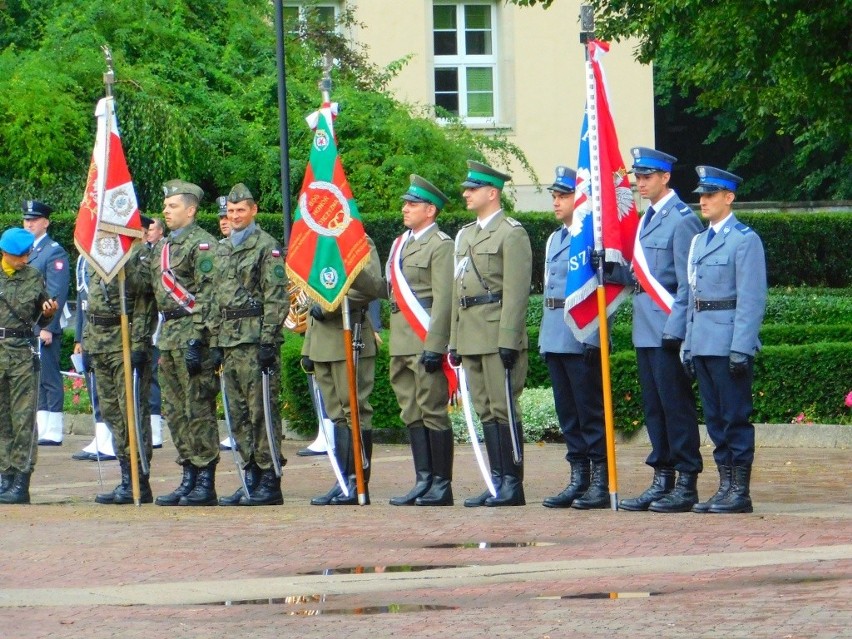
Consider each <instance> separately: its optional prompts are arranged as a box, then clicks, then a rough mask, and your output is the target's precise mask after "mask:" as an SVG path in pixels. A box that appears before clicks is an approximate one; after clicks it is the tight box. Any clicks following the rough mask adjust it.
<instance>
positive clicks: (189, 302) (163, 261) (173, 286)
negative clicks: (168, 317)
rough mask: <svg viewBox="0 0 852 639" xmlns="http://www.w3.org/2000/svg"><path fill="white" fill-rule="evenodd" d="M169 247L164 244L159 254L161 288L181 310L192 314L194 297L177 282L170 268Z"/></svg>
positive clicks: (167, 244)
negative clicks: (161, 272) (161, 273)
mask: <svg viewBox="0 0 852 639" xmlns="http://www.w3.org/2000/svg"><path fill="white" fill-rule="evenodd" d="M169 246H170V245H169V243H168V242H166V243H164V244H163V252H162V253H160V266H161V268H162V271H163V275H162V277H161V278H160V280H161V281H162V283H163V288H164V289H166V291H167V292H168V294H169V295H171V296H172V299H173V300H174V301H175V302H177V303H178V304H179V305H180V306H181V307H182V308H185V309H186V310H187V311H188V312H190V313H192V312H193V310H195V295H193V294H192V293H190V292H189V291H188V290H187V289H186V287H185V286H184V285H183V284H181V283H180V282H178V281H177V278H176V277H175V274H174V272H173V271H172V267H171V260H170V257H169Z"/></svg>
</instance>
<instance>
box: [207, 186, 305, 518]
mask: <svg viewBox="0 0 852 639" xmlns="http://www.w3.org/2000/svg"><path fill="white" fill-rule="evenodd" d="M227 207H228V220H229V222H230V228H231V232H230V234H229V235H228V239H227V241H225V242H223V243H221V244H220V245H219V246H218V249H217V254H218V260H217V266H218V272H219V277H218V282H217V285H216V295H217V302H218V307H217V309H216V312H217V313H219V322H220V323H219V334H218V335H214V336H213V338H212V339H211V342H210V345H211V348H210V351H211V355H212V357H213V365H214V368H216V369H219V368H220V367H221V370H222V373H221V374H223V375H224V376H225V387H226V392H227V394H228V404H229V408H230V417H231V424H232V427H233V430H234V437H235V438H236V440H237V446H238V448H239V450H240V451H241V452H242V455H243V460H244V464H245V465H244V470H245V480H246V487H247V488H248V490H249V494H248V495H246V494H245V492H244V491H243V489H242V487H241V488H239V489H238V490H237V491H236V492H235V493H234V494H233V495H231V496H230V497H221V498H220V499H219V504H220V505H222V506H236V505H241V506H272V505H281V504H283V503H284V497H283V495H282V494H281V478H280V477H277V476H276V474H275V467H274V464H273V459H272V453H271V451H270V448H269V443H268V439H267V434H266V424H265V419H264V407H263V386H262V372H263V371H267V372H268V373H269V392H270V399H271V402H270V403H271V409H272V410H271V413H272V414H271V416H270V417H271V419H272V427H273V432H274V438H275V441H276V443H280V441H281V416H280V413H279V406H278V396H279V390H280V388H281V340H282V338H281V331H282V329H283V327H284V320H285V319H286V317H287V311H288V309H289V306H290V296H289V294H288V288H289V287H288V286H287V276H286V274H285V272H284V252H283V250H282V249H281V245H280V244H279V243H278V241H277V240H276V239H275V238H273V237H272V236H271V235H269V233H266V232H265V231H262V230H261V229H260V227H258V226H257V225H256V224H255V222H254V218H255V216H256V215H257V203H256V202H255V201H254V197H253V196H252V194H251V192H250V191H249V190H248V188H246V186H245V185H244V184H237V185H236V186H234V188H233V189H231V192H230V193H229V194H228V204H227ZM279 461H280V462H281V465H282V466H283V465H284V464H285V463H286V462H287V460H286V459H284V458H283V457H280V454H279Z"/></svg>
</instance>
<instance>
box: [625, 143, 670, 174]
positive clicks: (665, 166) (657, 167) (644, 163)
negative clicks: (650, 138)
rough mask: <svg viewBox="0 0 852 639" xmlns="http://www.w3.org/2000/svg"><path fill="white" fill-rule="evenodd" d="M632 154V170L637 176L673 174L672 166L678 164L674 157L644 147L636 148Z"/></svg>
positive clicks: (632, 150)
mask: <svg viewBox="0 0 852 639" xmlns="http://www.w3.org/2000/svg"><path fill="white" fill-rule="evenodd" d="M630 153H631V154H632V155H633V167H632V169H633V173H635V174H636V175H650V174H651V173H656V172H657V171H662V172H663V173H671V172H672V165H673V164H674V163H675V162H677V158H676V157H675V156H673V155H669V154H668V153H663V152H662V151H657V150H656V149H649V148H647V147H644V146H634V147H633V148H632V149H630Z"/></svg>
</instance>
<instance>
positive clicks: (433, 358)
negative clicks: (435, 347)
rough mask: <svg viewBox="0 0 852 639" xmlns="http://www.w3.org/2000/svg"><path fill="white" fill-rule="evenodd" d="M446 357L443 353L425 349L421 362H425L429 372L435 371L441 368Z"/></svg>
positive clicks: (424, 365) (424, 364)
mask: <svg viewBox="0 0 852 639" xmlns="http://www.w3.org/2000/svg"><path fill="white" fill-rule="evenodd" d="M443 359H444V356H443V355H442V354H441V353H436V352H435V351H423V354H422V355H421V356H420V363H421V364H423V368H425V369H426V372H427V373H435V372H437V371H439V370H441V363H442V360H443Z"/></svg>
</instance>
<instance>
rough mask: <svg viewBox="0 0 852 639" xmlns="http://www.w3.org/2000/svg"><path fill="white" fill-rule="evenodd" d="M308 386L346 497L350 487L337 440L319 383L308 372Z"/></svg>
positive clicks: (333, 468)
mask: <svg viewBox="0 0 852 639" xmlns="http://www.w3.org/2000/svg"><path fill="white" fill-rule="evenodd" d="M308 386H309V387H310V390H311V402H313V405H314V411H315V412H316V414H317V421H318V422H319V432H320V433H322V436H323V439H325V446H326V448H327V449H328V455H327V456H328V461H329V462H331V469H332V470H333V471H334V476H335V478H337V484H338V485H339V486H340V490H342V491H343V494H344V495H345V496H346V497H349V487H348V485H347V483H346V480H345V479H343V472H342V471H341V470H340V464H339V463H338V462H337V454H336V451H335V442H334V440H333V439H332V437H331V435H329V433H328V430H327V425H326V423H325V422H326V420H325V415H324V411H323V401H322V393H320V389H319V385H318V384H317V383H316V381H315V380H314V376H313V375H310V374H308Z"/></svg>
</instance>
